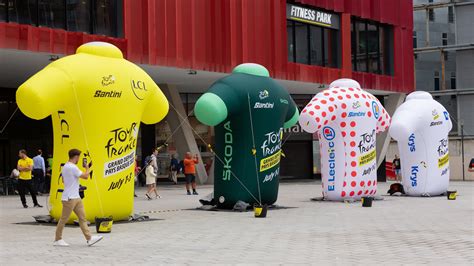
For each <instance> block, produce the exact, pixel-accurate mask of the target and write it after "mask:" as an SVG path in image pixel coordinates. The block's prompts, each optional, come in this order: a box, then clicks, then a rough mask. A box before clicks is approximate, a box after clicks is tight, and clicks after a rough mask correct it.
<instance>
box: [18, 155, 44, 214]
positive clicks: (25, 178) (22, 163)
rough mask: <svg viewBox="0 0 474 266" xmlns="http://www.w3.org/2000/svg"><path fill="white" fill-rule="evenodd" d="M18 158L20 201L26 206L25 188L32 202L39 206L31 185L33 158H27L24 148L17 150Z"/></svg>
mask: <svg viewBox="0 0 474 266" xmlns="http://www.w3.org/2000/svg"><path fill="white" fill-rule="evenodd" d="M18 157H20V159H19V160H18V165H17V169H18V171H20V175H19V176H18V192H19V193H20V199H21V203H22V204H23V207H24V208H28V205H26V198H25V190H28V191H29V192H30V195H31V198H32V199H33V204H34V205H35V207H37V208H41V207H43V206H41V205H39V203H38V200H37V199H36V191H35V189H34V187H33V183H32V181H31V176H32V175H31V171H32V170H33V159H31V158H29V157H28V156H27V155H26V151H25V150H20V151H19V152H18Z"/></svg>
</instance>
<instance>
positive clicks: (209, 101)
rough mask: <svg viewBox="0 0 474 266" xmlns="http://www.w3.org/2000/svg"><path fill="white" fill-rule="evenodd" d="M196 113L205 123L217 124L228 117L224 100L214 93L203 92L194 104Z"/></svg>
mask: <svg viewBox="0 0 474 266" xmlns="http://www.w3.org/2000/svg"><path fill="white" fill-rule="evenodd" d="M194 114H195V115H196V117H199V121H201V123H203V124H205V125H209V126H215V125H217V124H219V123H220V122H222V121H224V119H226V117H227V107H226V106H225V103H224V101H222V99H221V98H219V96H217V95H215V94H214V93H210V92H208V93H205V94H203V95H202V96H201V97H200V98H199V99H198V101H197V102H196V105H195V106H194Z"/></svg>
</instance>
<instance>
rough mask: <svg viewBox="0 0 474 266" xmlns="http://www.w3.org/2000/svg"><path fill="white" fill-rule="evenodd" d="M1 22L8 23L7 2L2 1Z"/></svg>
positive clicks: (0, 4)
mask: <svg viewBox="0 0 474 266" xmlns="http://www.w3.org/2000/svg"><path fill="white" fill-rule="evenodd" d="M0 21H7V0H0Z"/></svg>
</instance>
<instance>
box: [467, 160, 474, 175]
mask: <svg viewBox="0 0 474 266" xmlns="http://www.w3.org/2000/svg"><path fill="white" fill-rule="evenodd" d="M468 171H469V172H474V158H472V159H471V162H470V163H469V166H468Z"/></svg>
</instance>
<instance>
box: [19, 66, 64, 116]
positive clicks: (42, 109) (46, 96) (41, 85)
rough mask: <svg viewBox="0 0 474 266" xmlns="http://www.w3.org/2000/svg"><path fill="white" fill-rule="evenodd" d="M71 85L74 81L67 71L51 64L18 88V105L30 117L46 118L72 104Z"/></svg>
mask: <svg viewBox="0 0 474 266" xmlns="http://www.w3.org/2000/svg"><path fill="white" fill-rule="evenodd" d="M70 86H72V82H71V80H70V78H69V77H68V76H67V75H66V73H65V72H64V71H62V70H60V69H58V68H56V67H54V66H52V65H49V66H47V67H45V68H44V69H43V70H41V71H39V72H38V73H36V74H35V75H34V76H32V77H31V78H29V79H28V80H27V81H26V82H25V83H23V84H22V85H21V86H20V87H19V88H18V90H17V92H16V100H17V103H18V107H19V108H20V111H21V112H22V113H24V114H25V115H26V116H28V117H30V118H33V119H37V120H40V119H43V118H46V117H48V116H49V115H51V114H52V113H53V112H54V111H55V110H57V109H59V108H60V107H61V106H64V105H68V104H70V103H69V102H68V100H69V99H70V97H69V96H68V92H69V89H67V88H68V87H70Z"/></svg>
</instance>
